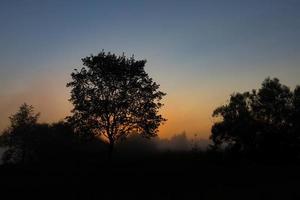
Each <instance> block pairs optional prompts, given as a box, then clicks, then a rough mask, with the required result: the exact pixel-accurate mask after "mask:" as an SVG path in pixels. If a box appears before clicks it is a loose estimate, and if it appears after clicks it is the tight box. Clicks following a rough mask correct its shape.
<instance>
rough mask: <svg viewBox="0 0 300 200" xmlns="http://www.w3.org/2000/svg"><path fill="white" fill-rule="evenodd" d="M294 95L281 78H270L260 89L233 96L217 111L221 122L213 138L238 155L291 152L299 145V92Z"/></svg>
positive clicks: (216, 142)
mask: <svg viewBox="0 0 300 200" xmlns="http://www.w3.org/2000/svg"><path fill="white" fill-rule="evenodd" d="M298 90H299V91H300V89H298V87H297V88H296V89H295V91H294V93H293V92H291V91H290V89H289V88H288V87H287V86H285V85H282V84H281V83H280V82H279V80H278V79H277V78H274V79H270V78H267V79H265V80H264V81H263V83H262V86H261V88H260V89H259V90H253V91H252V92H245V93H242V94H241V93H237V94H233V95H232V96H231V98H230V100H229V103H228V104H226V105H224V106H221V107H219V108H217V109H216V110H215V111H214V112H213V116H214V117H216V118H217V119H219V121H217V122H216V123H215V124H214V125H213V126H212V135H211V137H210V138H211V139H212V141H213V142H214V144H215V145H216V146H221V145H225V146H227V147H228V148H231V149H232V150H236V151H238V152H241V151H242V152H247V151H250V152H253V151H258V152H265V153H266V152H268V155H271V154H273V155H274V156H275V155H277V156H279V154H280V153H287V152H288V151H289V150H290V149H291V146H295V145H296V144H293V143H294V142H296V143H298V144H299V136H297V135H299V134H300V133H299V132H297V131H296V129H297V126H298V125H297V124H298V123H299V118H298V116H299V108H298V107H299V105H300V101H299V99H300V98H299V97H300V95H299V93H300V92H299V91H298Z"/></svg>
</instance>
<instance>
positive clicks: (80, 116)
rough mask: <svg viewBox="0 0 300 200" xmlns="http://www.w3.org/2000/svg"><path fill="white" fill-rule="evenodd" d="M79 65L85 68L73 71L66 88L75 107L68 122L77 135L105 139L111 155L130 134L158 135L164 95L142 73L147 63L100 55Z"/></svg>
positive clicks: (101, 53) (92, 56)
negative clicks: (114, 147)
mask: <svg viewBox="0 0 300 200" xmlns="http://www.w3.org/2000/svg"><path fill="white" fill-rule="evenodd" d="M82 62H83V65H84V67H82V68H81V69H79V70H78V69H75V71H74V72H73V73H72V74H71V77H72V81H71V82H69V83H68V84H67V87H70V88H71V98H70V101H71V102H72V103H73V105H74V109H73V110H72V113H73V114H72V116H70V117H69V118H68V119H69V122H71V124H72V125H73V126H74V128H75V131H76V132H77V133H79V134H80V135H82V136H84V137H86V138H91V137H95V136H96V137H97V136H103V137H105V138H106V139H107V141H108V142H109V144H110V151H112V149H113V146H114V144H115V142H116V141H119V140H120V139H125V138H126V137H128V136H129V135H131V134H140V135H142V136H144V137H153V136H156V135H157V132H158V127H159V126H160V124H161V123H162V122H164V121H165V119H164V118H163V117H162V116H161V115H160V114H159V109H160V108H161V107H162V105H163V104H162V103H161V102H160V101H161V100H162V97H163V96H164V95H165V93H163V92H161V91H159V85H158V84H157V83H156V82H154V81H153V80H152V78H150V77H149V75H148V74H147V73H146V72H145V70H144V66H145V64H146V60H135V59H134V57H133V56H132V57H130V58H127V57H126V56H125V55H121V56H117V55H115V54H111V53H105V52H103V51H102V52H100V53H99V54H98V55H96V56H94V55H91V56H89V57H86V58H83V59H82Z"/></svg>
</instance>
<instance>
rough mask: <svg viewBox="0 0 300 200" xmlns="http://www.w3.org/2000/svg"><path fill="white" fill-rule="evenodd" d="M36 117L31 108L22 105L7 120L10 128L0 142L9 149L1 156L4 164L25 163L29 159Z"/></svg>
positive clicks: (33, 139) (37, 115)
mask: <svg viewBox="0 0 300 200" xmlns="http://www.w3.org/2000/svg"><path fill="white" fill-rule="evenodd" d="M38 117H39V114H35V113H34V109H33V107H32V106H30V105H27V104H26V103H24V104H23V105H21V106H20V108H19V110H18V111H17V113H15V114H14V115H12V116H11V117H10V118H9V119H10V126H9V127H8V128H7V129H6V130H5V131H4V133H3V135H2V141H1V142H2V145H3V146H8V148H9V149H8V150H7V151H6V152H5V153H4V155H3V160H4V161H5V162H21V163H25V161H26V159H27V158H30V155H31V153H32V152H31V147H32V146H33V143H34V141H35V137H34V130H35V126H36V124H37V120H38Z"/></svg>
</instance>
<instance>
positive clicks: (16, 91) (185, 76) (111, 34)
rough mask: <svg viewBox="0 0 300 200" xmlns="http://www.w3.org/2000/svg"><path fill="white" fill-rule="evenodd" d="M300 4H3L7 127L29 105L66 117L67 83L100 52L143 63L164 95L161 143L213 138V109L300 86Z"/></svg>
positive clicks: (2, 96) (139, 0) (1, 99)
mask: <svg viewBox="0 0 300 200" xmlns="http://www.w3.org/2000/svg"><path fill="white" fill-rule="evenodd" d="M299 10H300V1H299V0H226V1H225V0H197V1H189V0H185V1H175V0H173V1H163V0H159V1H155V0H149V1H143V0H136V1H130V0H128V1H121V0H120V1H117V0H111V1H100V0H99V1H92V0H81V1H79V0H72V1H71V0H69V1H67V0H49V1H47V0H46V1H43V0H0V129H3V128H5V127H7V125H8V122H9V120H8V116H10V115H11V114H13V113H15V112H16V111H17V109H18V107H19V106H20V105H21V104H22V103H23V102H27V103H28V104H31V105H33V106H34V107H35V110H36V111H38V112H41V118H40V121H41V122H54V121H58V120H62V119H64V117H65V116H67V115H69V113H70V110H71V109H72V105H71V104H70V103H69V102H68V99H69V97H70V95H69V94H70V91H69V89H68V88H66V83H67V82H68V81H70V74H71V72H72V71H73V70H74V69H75V68H81V67H82V63H81V58H84V57H86V56H89V55H91V54H97V53H99V52H100V51H101V50H102V49H104V50H105V51H110V52H112V53H116V54H122V53H123V52H124V53H125V55H127V56H131V55H134V56H135V58H136V59H146V60H147V64H146V67H145V70H146V72H147V73H148V74H149V76H151V77H152V78H153V79H154V80H155V81H156V82H157V83H159V84H160V86H161V87H160V89H161V90H162V91H164V92H166V93H167V96H166V97H165V98H164V104H165V106H164V107H163V109H162V110H161V113H162V114H163V116H164V117H165V118H167V119H168V121H167V122H166V123H165V124H164V125H163V126H161V128H160V133H159V135H160V137H162V138H165V137H170V136H172V135H174V134H178V133H181V132H183V131H186V133H187V134H188V135H189V136H190V137H193V136H194V134H198V136H199V137H201V138H208V136H209V134H210V128H211V125H212V123H213V122H214V120H215V119H213V118H212V117H211V114H212V112H213V110H214V109H215V108H216V107H218V106H220V105H222V104H224V103H226V102H227V100H228V98H229V95H230V94H232V93H234V92H243V91H248V90H251V89H254V88H258V87H259V86H260V84H261V82H262V81H263V80H264V79H265V78H266V77H269V76H270V77H278V78H279V79H280V80H281V82H282V83H283V84H286V85H288V86H290V87H291V88H293V87H295V86H296V85H297V84H300V79H299V77H300V37H299V36H300V12H299Z"/></svg>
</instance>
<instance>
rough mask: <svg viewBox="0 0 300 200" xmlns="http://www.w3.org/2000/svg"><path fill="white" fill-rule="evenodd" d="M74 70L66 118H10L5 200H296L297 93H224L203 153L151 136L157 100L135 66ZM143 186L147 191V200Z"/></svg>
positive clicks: (0, 140)
mask: <svg viewBox="0 0 300 200" xmlns="http://www.w3.org/2000/svg"><path fill="white" fill-rule="evenodd" d="M83 61H84V63H85V65H86V66H87V67H88V69H85V68H83V69H81V70H80V72H79V71H75V72H74V73H73V74H72V78H73V81H72V82H70V83H69V84H68V86H70V87H72V98H71V101H72V102H73V103H74V110H73V115H72V116H71V117H68V118H67V120H66V121H60V122H57V123H53V124H47V123H39V122H38V119H39V116H40V114H39V113H38V114H36V113H35V112H34V108H33V107H32V106H30V105H28V104H23V105H21V106H20V108H19V110H18V111H17V112H16V113H15V114H13V115H12V116H11V117H10V122H11V123H10V125H9V127H8V128H7V129H6V130H4V132H3V134H2V135H1V137H0V144H1V146H2V147H5V152H4V153H3V155H2V160H3V163H4V164H3V165H1V166H0V175H1V178H2V182H3V183H5V184H3V185H2V188H8V190H5V191H7V192H6V193H8V194H9V195H11V196H12V197H18V198H19V197H24V193H11V192H10V190H11V189H12V188H13V190H15V189H17V190H18V191H25V192H26V193H25V194H27V195H28V194H29V196H28V197H32V196H33V195H37V194H42V195H45V193H47V195H49V197H51V198H56V197H57V196H56V195H57V193H59V195H58V196H59V197H61V198H66V199H67V198H70V197H72V198H77V199H95V198H96V199H98V198H104V199H115V198H117V199H124V198H131V199H132V198H133V199H141V198H143V199H165V198H167V199H174V198H175V199H176V198H177V197H179V198H181V199H185V198H190V199H194V198H198V197H201V198H203V199H220V198H223V197H227V198H228V197H230V198H233V197H234V198H235V199H240V198H241V197H242V198H243V199H253V198H254V199H255V198H258V197H259V198H260V199H268V198H269V197H272V199H276V198H279V199H282V198H285V199H298V198H299V197H300V194H299V192H297V191H298V188H293V187H292V186H294V185H297V183H299V180H300V179H299V177H300V174H299V172H298V171H299V170H298V167H299V156H300V154H299V153H300V152H299V151H300V141H299V139H300V138H299V131H300V87H299V86H297V87H296V88H295V89H294V90H293V91H291V90H290V89H289V88H288V87H287V86H285V85H282V84H281V83H280V82H279V80H278V79H276V78H274V79H270V78H267V79H266V80H264V81H263V83H262V86H261V88H260V89H258V90H252V91H251V92H244V93H235V94H232V95H231V97H230V100H229V102H228V103H227V104H226V105H223V106H221V107H218V108H217V109H216V110H215V111H214V112H213V116H214V117H216V119H217V120H218V121H217V122H216V123H215V124H214V125H213V127H212V135H211V141H212V142H213V144H212V145H209V148H207V149H203V147H202V148H201V146H200V145H201V144H200V142H201V141H200V140H197V139H196V135H195V138H194V139H192V140H191V139H189V138H188V137H187V135H186V134H185V132H183V133H181V134H177V135H174V136H173V137H171V138H169V139H160V138H158V137H155V136H156V135H157V128H158V126H159V125H160V123H162V122H163V121H164V120H165V119H163V118H162V116H160V115H159V114H158V109H159V108H160V107H161V106H162V105H161V104H160V103H159V101H160V100H161V98H162V96H163V95H164V93H162V92H159V91H157V90H158V87H159V86H158V85H157V84H156V83H154V82H152V80H151V79H150V78H149V77H148V75H147V74H146V73H145V72H144V69H143V67H144V64H145V61H135V60H134V59H133V58H130V59H127V58H125V57H124V56H120V57H117V56H115V55H113V54H105V53H104V52H102V53H100V54H99V55H98V56H95V57H94V56H91V57H87V58H85V59H83ZM115 65H116V66H117V67H116V68H114V67H112V66H115ZM123 70H125V71H123ZM119 75H120V77H119ZM130 125H132V126H130ZM127 131H128V132H127ZM102 136H105V137H102ZM150 137H151V138H152V139H151V140H149V138H150ZM107 142H110V151H112V148H113V147H114V148H115V153H114V154H115V155H114V157H113V159H111V158H110V157H107ZM202 142H203V141H202ZM207 145H208V143H207ZM269 161H272V162H269ZM273 161H276V162H273ZM224 172H225V173H224ZM19 175H21V176H19ZM291 177H292V178H291ZM192 179H194V180H195V181H198V182H196V184H195V183H194V181H191V180H192ZM99 180H100V181H99ZM129 180H131V181H132V182H133V183H130V184H129ZM93 182H95V183H96V184H94V183H93ZM152 182H156V186H157V188H156V189H155V190H151V191H150V192H149V188H151V187H153V184H152ZM28 183H29V185H27V184H28ZM32 185H34V186H35V188H31V186H32ZM112 186H113V187H112ZM274 187H275V188H280V190H276V191H275V192H274V191H273V189H274ZM47 188H51V189H53V188H55V192H56V195H54V194H55V192H53V190H52V191H50V192H49V191H48V189H47ZM99 188H101V189H99ZM132 188H134V189H135V190H134V193H133V192H132ZM36 189H37V190H36ZM37 191H40V193H39V192H37ZM74 191H75V192H74ZM115 191H118V192H115ZM280 191H283V192H280ZM245 193H247V196H245ZM145 194H148V195H146V196H145ZM248 194H249V195H248ZM25 196H26V195H25Z"/></svg>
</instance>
